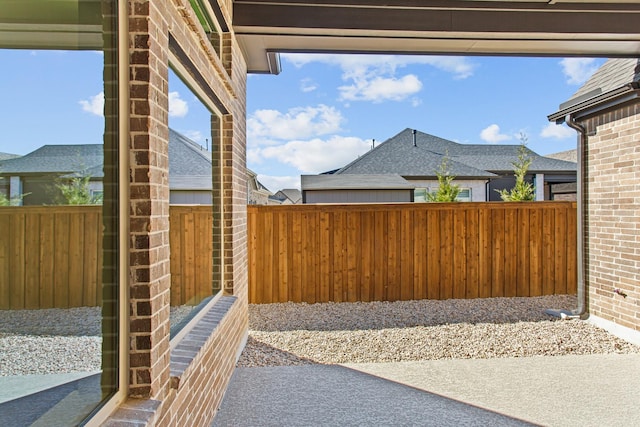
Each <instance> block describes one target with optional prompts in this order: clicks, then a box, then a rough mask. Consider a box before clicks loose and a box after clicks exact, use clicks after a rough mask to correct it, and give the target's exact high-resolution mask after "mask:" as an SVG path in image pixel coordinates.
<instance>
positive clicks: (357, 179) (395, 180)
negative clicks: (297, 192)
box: [300, 174, 416, 190]
mask: <svg viewBox="0 0 640 427" xmlns="http://www.w3.org/2000/svg"><path fill="white" fill-rule="evenodd" d="M300 178H301V182H302V189H303V190H360V189H367V190H400V189H414V188H415V187H416V186H415V185H413V184H411V183H409V182H408V181H407V180H406V179H404V178H402V177H401V176H400V175H397V174H389V175H365V174H362V175H361V174H354V175H350V174H343V175H302V176H301V177H300Z"/></svg>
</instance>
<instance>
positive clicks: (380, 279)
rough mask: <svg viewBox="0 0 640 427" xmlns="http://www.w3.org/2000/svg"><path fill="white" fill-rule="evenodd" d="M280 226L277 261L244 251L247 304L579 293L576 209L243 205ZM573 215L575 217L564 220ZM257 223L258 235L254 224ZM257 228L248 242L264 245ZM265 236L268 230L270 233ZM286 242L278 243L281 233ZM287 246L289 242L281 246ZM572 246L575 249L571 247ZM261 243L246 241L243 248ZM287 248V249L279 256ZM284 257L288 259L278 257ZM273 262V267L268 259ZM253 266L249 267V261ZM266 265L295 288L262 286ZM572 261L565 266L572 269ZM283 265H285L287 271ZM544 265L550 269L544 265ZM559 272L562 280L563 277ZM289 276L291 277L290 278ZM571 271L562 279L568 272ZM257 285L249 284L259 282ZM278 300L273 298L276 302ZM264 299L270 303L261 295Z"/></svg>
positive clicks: (561, 205)
mask: <svg viewBox="0 0 640 427" xmlns="http://www.w3.org/2000/svg"><path fill="white" fill-rule="evenodd" d="M248 209H249V215H250V216H251V215H256V216H257V217H258V218H260V217H264V216H266V215H269V214H271V215H274V216H276V217H277V216H279V215H287V214H288V215H292V217H293V218H294V220H293V222H292V224H289V223H287V222H286V221H280V222H279V223H278V227H277V230H276V231H275V232H276V233H277V234H278V235H276V236H274V237H273V238H274V239H276V241H278V242H280V243H278V244H277V248H278V254H277V258H276V257H274V255H273V254H272V253H270V252H269V251H268V250H265V251H264V252H263V253H260V254H256V253H252V254H249V257H250V259H251V262H250V271H249V277H250V281H251V283H252V284H253V283H255V286H256V287H257V288H258V289H254V286H253V285H252V287H251V289H250V295H249V298H250V302H251V303H271V302H285V301H296V302H302V301H307V302H313V301H327V300H329V301H336V302H339V301H369V300H375V301H382V300H391V301H393V300H398V299H401V300H407V299H416V298H425V297H426V298H431V299H447V298H454V297H455V298H476V297H489V296H494V297H500V296H516V295H522V296H530V295H549V294H558V293H565V292H567V290H570V291H573V292H575V284H571V285H570V286H569V287H567V280H573V278H574V277H575V273H573V272H575V270H576V267H575V265H576V264H575V263H576V259H575V256H576V251H575V224H576V221H575V214H576V210H575V203H571V202H535V203H502V202H496V203H456V204H435V203H434V204H430V203H425V204H410V205H409V204H402V205H343V206H339V205H310V206H304V205H303V206H290V205H289V206H249V208H248ZM568 218H572V219H568ZM254 224H255V226H258V227H259V229H254V228H252V227H254ZM260 224H262V223H261V221H260V220H257V221H253V220H251V221H249V227H250V230H249V236H251V237H250V242H251V239H256V240H257V241H259V242H260V241H262V240H264V239H265V238H267V239H268V238H270V237H269V236H268V231H267V235H266V236H265V231H264V227H261V226H260ZM267 230H268V228H267ZM281 235H282V236H287V237H282V236H281ZM282 239H286V240H288V241H289V243H290V244H289V245H288V246H287V245H285V244H284V243H282ZM571 245H573V246H574V247H573V248H570V247H569V246H571ZM263 247H264V246H262V245H259V244H258V245H256V244H253V243H250V244H249V250H250V251H251V250H261V249H260V248H263ZM285 248H287V249H288V250H286V251H283V249H285ZM283 257H284V258H286V261H285V260H284V259H283ZM276 259H277V262H276V263H274V260H276ZM254 260H255V262H254ZM268 263H271V265H273V268H274V269H275V270H274V271H275V273H276V274H274V275H272V276H271V277H272V280H271V282H277V283H271V286H282V285H280V283H279V282H280V280H282V279H281V278H284V280H290V281H291V282H293V283H291V284H289V285H288V286H289V288H294V289H296V291H295V292H293V293H291V294H290V295H288V296H287V297H286V299H285V298H284V296H283V295H281V294H282V293H281V292H269V291H266V290H264V289H260V288H261V287H263V286H266V283H270V282H269V281H266V280H262V276H263V275H262V274H260V273H261V272H263V271H264V268H270V267H266V266H265V264H268ZM569 264H571V265H569ZM284 266H286V267H284ZM549 266H551V267H550V268H549ZM560 270H562V271H564V272H565V274H564V275H559V274H558V272H559V271H560ZM288 271H293V274H292V275H289V274H288ZM567 272H568V273H567ZM256 274H257V275H258V278H257V279H254V277H255V275H256ZM276 294H277V296H278V298H274V297H273V296H274V295H276ZM268 296H270V297H269V298H266V297H268Z"/></svg>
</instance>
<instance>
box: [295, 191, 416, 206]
mask: <svg viewBox="0 0 640 427" xmlns="http://www.w3.org/2000/svg"><path fill="white" fill-rule="evenodd" d="M304 193H305V196H304V197H305V198H304V203H305V204H308V203H399V202H411V201H413V197H412V196H413V194H412V193H413V190H306V191H305V192H304Z"/></svg>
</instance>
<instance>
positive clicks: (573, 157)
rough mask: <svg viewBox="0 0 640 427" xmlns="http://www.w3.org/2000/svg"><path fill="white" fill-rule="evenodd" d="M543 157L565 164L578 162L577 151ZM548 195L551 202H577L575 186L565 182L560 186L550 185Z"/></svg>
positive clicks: (572, 183) (573, 183)
mask: <svg viewBox="0 0 640 427" xmlns="http://www.w3.org/2000/svg"><path fill="white" fill-rule="evenodd" d="M545 157H550V158H552V159H557V160H565V161H567V162H574V163H577V162H578V150H576V149H573V150H567V151H560V152H558V153H553V154H547V155H546V156H545ZM550 194H551V197H553V200H569V201H576V200H577V185H576V183H575V182H567V183H561V184H551V186H550Z"/></svg>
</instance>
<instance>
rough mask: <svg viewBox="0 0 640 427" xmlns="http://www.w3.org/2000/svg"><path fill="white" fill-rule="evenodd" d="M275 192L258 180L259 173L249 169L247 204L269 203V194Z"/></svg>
mask: <svg viewBox="0 0 640 427" xmlns="http://www.w3.org/2000/svg"><path fill="white" fill-rule="evenodd" d="M272 195H273V194H272V193H271V191H269V189H267V187H265V186H264V185H262V183H261V182H260V181H258V174H256V173H255V172H254V171H252V170H250V169H247V204H249V205H269V204H275V203H270V199H269V196H272Z"/></svg>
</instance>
